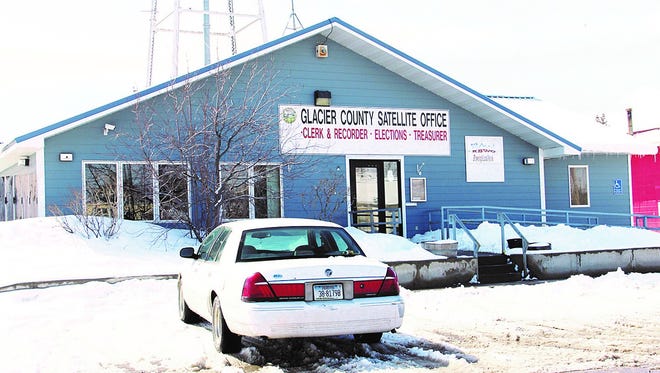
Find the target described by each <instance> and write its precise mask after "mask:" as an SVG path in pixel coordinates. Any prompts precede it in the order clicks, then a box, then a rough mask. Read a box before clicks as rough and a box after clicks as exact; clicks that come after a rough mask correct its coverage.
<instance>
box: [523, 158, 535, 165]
mask: <svg viewBox="0 0 660 373" xmlns="http://www.w3.org/2000/svg"><path fill="white" fill-rule="evenodd" d="M522 163H523V164H524V165H533V164H535V163H536V159H534V158H532V157H525V158H523V159H522Z"/></svg>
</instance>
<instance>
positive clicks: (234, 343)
mask: <svg viewBox="0 0 660 373" xmlns="http://www.w3.org/2000/svg"><path fill="white" fill-rule="evenodd" d="M211 324H212V325H211V326H212V329H213V345H214V346H215V349H216V350H218V352H221V353H223V354H226V353H234V352H239V351H240V350H241V336H240V335H238V334H234V333H232V331H231V330H229V328H228V327H227V323H226V322H225V318H224V317H223V316H222V309H221V308H220V297H216V298H215V299H214V300H213V320H212V321H211Z"/></svg>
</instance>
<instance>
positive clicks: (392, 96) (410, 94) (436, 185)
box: [275, 40, 541, 237]
mask: <svg viewBox="0 0 660 373" xmlns="http://www.w3.org/2000/svg"><path fill="white" fill-rule="evenodd" d="M315 44H316V41H315V40H307V41H303V42H300V43H297V44H296V45H293V46H289V47H287V48H285V49H283V50H281V51H279V52H277V53H275V56H276V57H275V60H276V61H277V62H278V63H280V62H281V61H280V59H284V58H286V60H287V62H285V63H282V64H281V65H280V66H283V70H284V71H285V72H286V78H287V80H288V81H290V82H291V84H292V86H293V87H294V88H295V89H296V91H297V92H298V93H297V94H294V95H292V96H291V100H290V101H289V102H287V103H289V104H302V105H311V104H312V97H313V92H314V90H317V89H320V90H329V91H331V92H332V103H333V105H337V106H363V107H392V108H424V109H442V110H449V112H450V121H451V133H450V136H451V156H415V157H405V158H404V162H403V168H404V171H405V174H404V175H402V176H403V177H404V180H403V187H404V191H403V197H404V201H409V200H410V191H409V178H410V177H418V176H419V175H418V174H417V164H421V163H422V162H423V163H424V167H423V169H422V175H421V176H422V177H426V178H427V190H428V201H427V202H421V203H417V205H416V206H409V207H407V214H406V216H405V219H406V221H407V235H408V236H409V237H411V236H412V235H414V234H416V233H423V232H425V231H426V230H427V229H428V211H429V210H437V209H440V208H441V207H443V206H450V205H478V204H482V205H498V206H512V207H524V208H540V205H541V202H540V185H539V170H538V166H537V165H533V166H524V165H522V162H521V160H522V158H523V157H534V158H538V149H537V148H536V147H534V146H532V145H530V144H528V143H526V142H524V141H522V140H521V139H519V138H518V137H515V136H513V135H512V134H510V133H508V132H505V131H503V130H501V129H500V128H498V127H496V126H494V125H492V124H491V123H489V122H487V121H485V120H483V119H481V118H479V117H477V116H475V115H473V114H472V113H470V112H467V111H465V110H464V109H462V108H460V107H457V106H456V105H454V104H452V103H450V102H449V101H447V100H445V99H443V98H442V97H438V96H437V95H435V94H433V93H431V92H429V91H427V90H425V89H423V88H421V87H419V86H417V85H415V84H412V83H411V82H409V81H408V80H406V79H403V78H401V77H400V76H398V75H396V74H394V73H392V72H390V71H389V70H387V69H384V68H382V67H380V66H378V65H375V64H373V63H372V62H371V61H369V60H367V59H365V58H363V57H361V56H359V55H357V54H355V53H353V52H352V51H350V50H348V49H346V48H344V47H342V46H340V45H337V44H334V43H330V44H329V54H330V57H329V58H327V59H317V58H315V57H314V56H313V53H311V51H313V48H314V45H315ZM465 136H501V137H503V138H504V156H505V182H503V183H468V182H466V174H465V139H464V138H465ZM400 156H405V154H400ZM313 158H317V159H319V163H321V164H323V167H321V168H319V169H318V170H310V171H309V174H308V177H306V178H305V179H304V180H285V183H289V188H287V191H288V193H289V196H288V197H287V200H286V202H285V213H286V215H287V216H307V215H305V214H304V212H303V211H302V209H300V208H298V207H297V206H296V203H295V200H296V197H293V196H296V195H299V194H300V193H301V192H302V191H304V190H305V189H306V188H309V185H310V183H308V182H307V181H308V180H309V181H311V180H318V179H319V178H322V177H323V175H324V173H326V172H328V170H326V168H327V169H329V170H332V169H334V168H335V167H337V166H339V167H341V169H342V170H344V168H345V160H344V158H343V157H336V156H333V157H325V156H317V157H313ZM383 158H384V159H387V158H388V156H387V155H385V156H383ZM389 158H391V157H389ZM324 167H325V168H324ZM343 174H344V175H345V171H343ZM346 209H348V207H347V208H346ZM345 220H346V219H345V217H344V219H343V220H339V221H338V222H339V223H342V224H343V223H344V222H345Z"/></svg>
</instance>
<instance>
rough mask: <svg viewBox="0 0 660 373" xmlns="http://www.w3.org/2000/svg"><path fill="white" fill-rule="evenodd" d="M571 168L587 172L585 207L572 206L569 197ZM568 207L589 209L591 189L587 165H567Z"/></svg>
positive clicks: (570, 197)
mask: <svg viewBox="0 0 660 373" xmlns="http://www.w3.org/2000/svg"><path fill="white" fill-rule="evenodd" d="M571 168H583V169H586V170H587V204H586V205H574V204H573V200H572V196H571V184H572V183H571ZM568 205H569V207H570V208H586V207H591V189H590V185H589V166H588V165H577V164H575V165H571V164H569V165H568Z"/></svg>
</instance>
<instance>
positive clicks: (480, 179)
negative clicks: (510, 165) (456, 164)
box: [465, 136, 504, 183]
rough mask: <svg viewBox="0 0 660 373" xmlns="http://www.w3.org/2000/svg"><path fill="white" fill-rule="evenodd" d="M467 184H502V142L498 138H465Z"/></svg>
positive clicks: (500, 138)
mask: <svg viewBox="0 0 660 373" xmlns="http://www.w3.org/2000/svg"><path fill="white" fill-rule="evenodd" d="M465 173H466V181H467V182H468V183H488V182H497V183H503V182H504V141H503V139H502V137H499V136H465Z"/></svg>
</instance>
